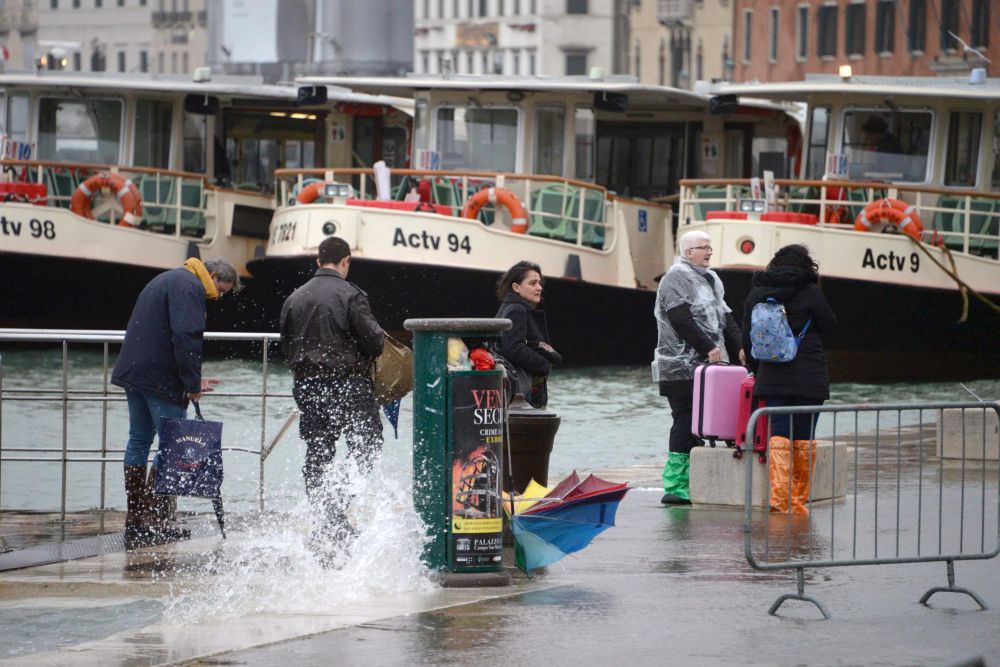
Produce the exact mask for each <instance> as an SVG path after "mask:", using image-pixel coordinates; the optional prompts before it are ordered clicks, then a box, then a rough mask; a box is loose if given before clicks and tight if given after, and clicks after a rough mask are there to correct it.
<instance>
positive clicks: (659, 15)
mask: <svg viewBox="0 0 1000 667" xmlns="http://www.w3.org/2000/svg"><path fill="white" fill-rule="evenodd" d="M693 18H694V0H657V2H656V20H657V21H659V22H660V23H662V24H663V25H678V24H682V23H690V22H691V20H692V19H693Z"/></svg>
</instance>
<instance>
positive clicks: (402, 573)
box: [164, 454, 435, 624]
mask: <svg viewBox="0 0 1000 667" xmlns="http://www.w3.org/2000/svg"><path fill="white" fill-rule="evenodd" d="M300 484H301V480H300ZM325 486H326V488H328V489H335V490H337V491H339V492H340V493H341V494H342V495H343V497H350V496H353V499H352V500H351V502H350V507H349V509H348V517H349V519H350V521H351V523H352V524H353V526H354V527H355V528H356V529H357V531H358V534H357V536H356V537H355V538H354V539H353V540H351V541H350V542H349V543H348V544H346V545H345V543H344V542H341V541H338V540H336V539H335V538H333V537H332V536H330V535H329V534H324V532H323V531H322V530H320V527H321V526H322V525H323V520H322V517H321V516H320V513H321V512H320V510H318V509H317V507H315V506H314V504H312V503H310V502H309V501H308V500H306V499H305V498H304V493H303V492H302V491H301V487H300V490H299V494H300V496H301V497H302V500H301V501H300V502H298V504H296V505H294V506H293V507H291V508H290V509H289V510H288V511H285V512H281V513H267V514H264V515H261V516H258V517H257V518H256V519H255V520H253V521H251V522H250V523H249V525H247V526H246V528H243V527H241V528H240V530H238V531H237V530H232V531H230V534H229V538H228V539H227V540H224V541H222V542H221V544H220V545H219V546H218V548H217V549H215V550H214V551H213V552H211V553H206V554H202V558H199V559H198V560H197V564H196V565H193V566H190V568H189V571H188V572H187V573H180V574H181V576H177V574H178V573H175V577H174V578H175V579H176V581H178V583H176V584H174V585H173V586H172V590H171V595H170V598H169V600H168V603H167V608H166V610H165V612H164V621H166V622H168V623H177V624H189V623H197V622H201V621H205V620H210V619H219V618H231V617H234V616H242V615H246V614H252V613H323V612H330V611H332V610H334V609H336V608H338V607H339V606H341V605H342V604H343V602H344V601H352V600H355V601H357V600H366V599H372V598H377V597H382V596H390V595H396V594H400V593H408V592H422V591H432V590H434V589H435V586H434V584H433V583H432V582H431V581H430V579H429V578H428V572H427V570H426V568H425V567H424V565H423V564H422V563H421V561H420V554H421V551H422V549H423V545H424V542H425V540H426V536H425V528H424V524H423V523H422V522H421V520H420V518H419V517H418V515H417V514H416V512H415V511H414V509H413V502H412V479H411V475H410V472H409V470H407V469H405V466H398V465H394V464H393V462H392V461H387V460H386V459H385V458H383V459H381V460H380V461H379V462H378V463H377V464H376V466H375V469H374V470H373V471H372V473H371V474H370V475H369V476H368V477H364V476H362V475H361V474H359V472H358V468H357V465H356V464H355V463H354V461H353V459H351V458H349V457H342V456H340V455H339V454H338V457H337V459H336V460H335V462H334V465H333V467H332V469H331V470H330V471H329V472H328V473H327V476H326V480H325ZM314 500H316V499H314ZM317 504H318V503H317ZM324 563H325V564H324ZM184 574H186V575H187V576H184Z"/></svg>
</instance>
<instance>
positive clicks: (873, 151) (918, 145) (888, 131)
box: [843, 109, 933, 182]
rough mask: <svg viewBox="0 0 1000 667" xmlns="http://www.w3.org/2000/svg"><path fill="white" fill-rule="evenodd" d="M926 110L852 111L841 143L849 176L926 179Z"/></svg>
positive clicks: (928, 129)
mask: <svg viewBox="0 0 1000 667" xmlns="http://www.w3.org/2000/svg"><path fill="white" fill-rule="evenodd" d="M932 120H933V117H932V115H931V113H930V112H929V111H902V110H898V109H897V110H885V111H884V110H851V111H847V112H845V113H844V134H843V146H844V150H843V152H844V155H845V156H846V158H847V176H848V177H849V178H868V179H872V180H881V181H904V182H906V181H908V182H921V181H924V180H926V178H927V163H928V159H927V156H928V153H929V151H930V143H931V142H930V138H931V121H932Z"/></svg>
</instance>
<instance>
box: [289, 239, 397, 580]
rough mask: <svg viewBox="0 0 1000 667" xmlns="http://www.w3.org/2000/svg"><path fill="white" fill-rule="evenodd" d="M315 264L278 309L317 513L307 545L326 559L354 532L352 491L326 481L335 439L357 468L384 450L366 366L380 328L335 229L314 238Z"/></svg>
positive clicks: (378, 350)
mask: <svg viewBox="0 0 1000 667" xmlns="http://www.w3.org/2000/svg"><path fill="white" fill-rule="evenodd" d="M316 264H317V266H318V267H319V268H318V269H317V271H316V273H315V275H314V276H313V277H312V279H310V280H309V281H308V282H307V283H305V284H304V285H302V286H301V287H299V288H298V289H297V290H295V291H294V292H292V294H291V295H290V296H289V297H288V299H286V300H285V303H284V305H283V306H282V308H281V317H280V331H281V345H282V348H283V350H284V352H285V358H286V359H287V361H288V367H289V369H291V371H292V374H293V376H294V381H293V385H292V395H293V397H294V398H295V403H296V405H297V406H298V408H299V411H300V412H301V413H302V415H301V417H300V418H299V435H300V436H301V437H302V439H303V440H305V442H306V459H305V465H304V466H303V467H302V474H303V477H304V479H305V486H306V495H307V496H308V497H309V501H310V503H311V504H312V505H313V507H314V509H315V510H316V513H317V515H318V519H319V526H318V527H317V529H315V530H313V531H312V533H311V534H310V537H309V547H310V548H311V549H312V550H313V551H314V552H315V553H316V555H317V557H318V558H319V559H320V560H321V561H322V562H324V563H327V562H329V559H330V558H332V557H334V556H335V550H336V549H338V548H339V549H343V548H346V546H347V545H348V543H349V541H350V540H352V539H353V538H354V537H355V536H356V535H357V530H356V529H355V528H354V526H352V525H351V523H350V521H349V520H348V517H347V508H348V506H349V505H350V502H351V498H352V495H351V494H350V493H349V492H347V491H345V490H344V489H343V488H331V484H330V482H331V480H330V478H329V476H328V475H329V473H330V472H331V471H332V466H333V459H334V456H335V455H336V453H337V440H338V439H339V438H340V436H341V434H342V433H343V435H344V436H345V440H346V443H347V448H348V453H349V455H350V456H351V458H353V459H354V461H355V462H356V463H357V466H358V470H359V471H360V473H361V474H362V475H367V474H368V473H370V472H371V470H372V468H374V466H375V461H376V460H377V459H378V456H379V454H381V452H382V444H383V439H382V421H381V419H380V418H379V414H378V403H377V401H376V400H375V389H374V385H373V383H372V376H371V368H372V364H373V363H374V362H375V359H376V358H377V357H378V356H379V355H380V354H382V348H383V345H384V344H385V332H384V331H383V330H382V327H380V326H379V323H378V322H377V321H376V320H375V316H374V315H373V314H372V310H371V306H370V305H369V302H368V295H367V294H366V293H365V292H364V291H363V290H361V289H360V288H359V287H357V286H356V285H354V284H352V283H349V282H347V274H348V271H349V269H350V267H351V247H350V246H349V245H348V244H347V242H346V241H345V240H343V239H341V238H338V237H336V236H331V237H329V238H327V239H324V240H323V242H322V243H320V244H319V257H318V258H317V259H316Z"/></svg>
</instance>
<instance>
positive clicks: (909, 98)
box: [679, 74, 1000, 382]
mask: <svg viewBox="0 0 1000 667" xmlns="http://www.w3.org/2000/svg"><path fill="white" fill-rule="evenodd" d="M716 92H718V93H719V94H721V95H727V96H732V97H729V98H727V99H725V101H726V102H727V103H730V104H731V103H734V102H735V98H736V97H738V99H739V101H740V102H741V103H743V102H745V101H746V100H747V99H748V98H751V97H752V98H764V99H768V100H772V101H794V102H805V103H808V112H807V119H808V122H807V127H806V132H805V137H806V140H805V142H804V148H803V153H802V159H801V169H800V171H799V172H798V173H797V176H798V177H799V178H798V179H797V180H787V179H786V180H782V179H778V180H777V181H776V184H777V186H778V190H777V194H776V196H775V197H773V201H772V202H764V201H758V202H756V206H755V205H754V202H753V199H754V196H753V193H752V192H751V188H752V184H751V182H750V181H748V180H738V179H700V180H685V181H682V182H681V200H680V208H679V216H680V225H681V231H684V230H688V229H700V230H703V231H705V232H707V233H708V234H709V235H711V237H712V245H713V246H714V248H715V256H714V257H713V259H712V263H713V265H715V267H714V268H715V269H716V271H718V272H719V274H720V275H721V277H722V279H723V281H724V283H725V285H726V293H727V297H729V298H730V299H731V300H732V301H731V304H732V305H733V306H734V307H736V308H737V309H738V310H742V308H741V306H742V300H743V298H744V297H745V296H746V294H747V292H748V291H749V288H750V279H751V275H752V273H753V271H755V270H759V269H760V268H762V267H764V266H765V265H766V264H767V262H768V261H769V260H770V258H771V257H772V256H773V254H774V252H775V251H776V250H778V249H779V248H781V247H782V246H785V245H788V244H791V243H803V244H805V245H806V246H808V247H809V249H810V252H811V253H812V256H813V257H814V258H815V259H817V260H818V262H819V265H820V275H821V277H822V287H823V291H824V292H825V293H826V295H827V298H828V299H829V301H830V303H831V305H832V306H833V309H834V311H835V312H836V313H837V317H838V319H839V322H840V324H839V326H838V328H837V331H836V332H835V333H834V334H833V335H832V336H831V339H830V341H829V342H828V346H827V349H828V352H829V356H830V372H831V375H832V376H833V377H834V378H835V379H840V380H856V381H883V382H885V381H903V380H907V381H915V380H947V379H962V378H975V377H998V376H1000V306H998V305H997V304H1000V262H998V259H997V248H998V244H1000V79H986V78H984V77H981V76H979V75H978V74H974V75H973V77H972V78H971V79H946V78H919V79H918V78H884V77H848V78H846V79H841V78H840V77H830V76H817V77H809V78H808V79H807V80H805V81H799V82H790V83H773V84H746V85H728V86H722V87H720V88H719V89H718V90H717V91H716ZM758 196H760V198H761V199H766V197H765V195H758ZM741 202H742V205H741ZM741 209H744V210H741ZM755 209H756V210H755ZM880 232H881V233H880ZM963 292H964V295H963Z"/></svg>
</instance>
